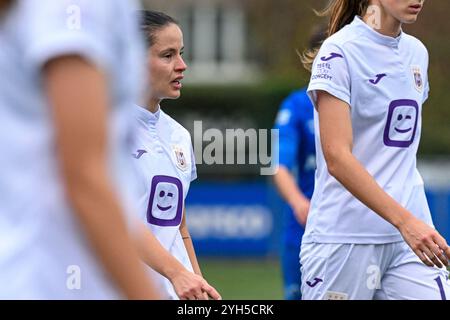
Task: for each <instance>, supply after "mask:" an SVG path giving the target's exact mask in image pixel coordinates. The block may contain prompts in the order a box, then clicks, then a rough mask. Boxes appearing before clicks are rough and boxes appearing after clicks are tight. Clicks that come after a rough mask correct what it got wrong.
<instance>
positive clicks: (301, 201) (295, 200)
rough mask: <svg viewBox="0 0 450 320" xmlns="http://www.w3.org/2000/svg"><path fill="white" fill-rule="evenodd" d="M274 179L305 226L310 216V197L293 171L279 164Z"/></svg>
mask: <svg viewBox="0 0 450 320" xmlns="http://www.w3.org/2000/svg"><path fill="white" fill-rule="evenodd" d="M273 179H274V183H275V185H276V186H277V189H278V191H279V193H280V195H281V196H282V197H283V199H284V200H285V201H286V202H287V203H288V204H289V205H290V207H291V208H292V210H293V211H294V214H295V217H296V218H297V221H298V222H299V223H300V224H301V225H303V226H304V225H305V224H306V219H307V218H308V211H309V199H308V198H306V197H305V196H304V194H303V193H302V191H301V190H300V188H299V187H298V185H297V183H296V181H295V179H294V177H293V176H292V174H291V172H290V171H289V169H288V168H286V167H285V166H283V165H280V166H279V168H278V171H277V173H276V174H275V176H274V178H273Z"/></svg>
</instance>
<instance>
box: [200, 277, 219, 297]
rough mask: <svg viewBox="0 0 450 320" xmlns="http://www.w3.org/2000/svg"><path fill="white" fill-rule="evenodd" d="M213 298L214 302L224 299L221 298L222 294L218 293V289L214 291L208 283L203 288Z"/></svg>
mask: <svg viewBox="0 0 450 320" xmlns="http://www.w3.org/2000/svg"><path fill="white" fill-rule="evenodd" d="M202 289H203V290H204V291H205V292H206V293H207V294H208V295H209V296H210V297H211V298H213V299H214V300H222V297H221V296H220V294H219V293H218V292H217V291H216V289H214V288H213V287H211V286H210V285H209V284H208V283H207V282H206V281H205V283H204V285H203V288H202Z"/></svg>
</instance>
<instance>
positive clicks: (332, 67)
mask: <svg viewBox="0 0 450 320" xmlns="http://www.w3.org/2000/svg"><path fill="white" fill-rule="evenodd" d="M317 91H326V92H328V93H329V94H331V95H332V96H334V97H336V98H338V99H340V100H342V101H344V102H346V103H347V104H348V105H350V98H351V93H350V74H349V70H348V65H347V60H346V58H345V55H344V53H343V51H342V50H341V49H340V47H339V46H337V45H336V44H333V43H329V42H327V41H325V42H324V44H323V45H322V47H321V48H320V50H319V53H318V55H317V57H316V59H315V60H314V63H313V67H312V70H311V80H310V82H309V86H308V95H309V97H310V99H311V101H312V102H313V104H314V107H317V105H316V102H317Z"/></svg>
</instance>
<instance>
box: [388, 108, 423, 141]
mask: <svg viewBox="0 0 450 320" xmlns="http://www.w3.org/2000/svg"><path fill="white" fill-rule="evenodd" d="M417 117H418V105H417V103H416V102H415V101H413V100H396V101H393V102H392V103H391V105H390V106H389V114H388V118H387V123H386V128H385V132H384V143H385V145H387V146H390V147H399V148H407V147H409V146H410V145H411V144H412V143H413V141H414V136H415V133H416V129H417V120H418V119H417Z"/></svg>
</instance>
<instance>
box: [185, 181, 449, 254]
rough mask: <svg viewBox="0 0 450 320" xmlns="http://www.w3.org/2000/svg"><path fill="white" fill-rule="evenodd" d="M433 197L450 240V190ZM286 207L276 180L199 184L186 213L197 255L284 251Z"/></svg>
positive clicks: (435, 211) (437, 222)
mask: <svg viewBox="0 0 450 320" xmlns="http://www.w3.org/2000/svg"><path fill="white" fill-rule="evenodd" d="M427 197H428V201H429V205H430V209H431V212H432V215H433V220H434V223H435V226H436V229H437V230H438V231H439V232H440V233H441V234H442V235H443V236H444V237H445V238H446V239H447V241H449V242H450V219H449V214H450V207H449V203H450V190H442V189H440V190H427ZM284 205H285V204H284V203H283V201H282V200H281V199H280V198H279V196H278V194H277V192H276V190H275V188H274V186H273V185H271V184H270V183H264V182H259V183H199V182H196V183H193V184H192V185H191V188H190V190H189V194H188V197H187V201H186V212H187V223H188V226H189V230H190V232H191V235H192V238H193V240H194V245H195V250H196V252H197V254H198V255H203V256H241V257H255V256H269V255H278V254H279V252H280V244H281V237H280V232H281V229H282V216H281V215H282V211H283V210H282V209H283V206H284Z"/></svg>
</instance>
